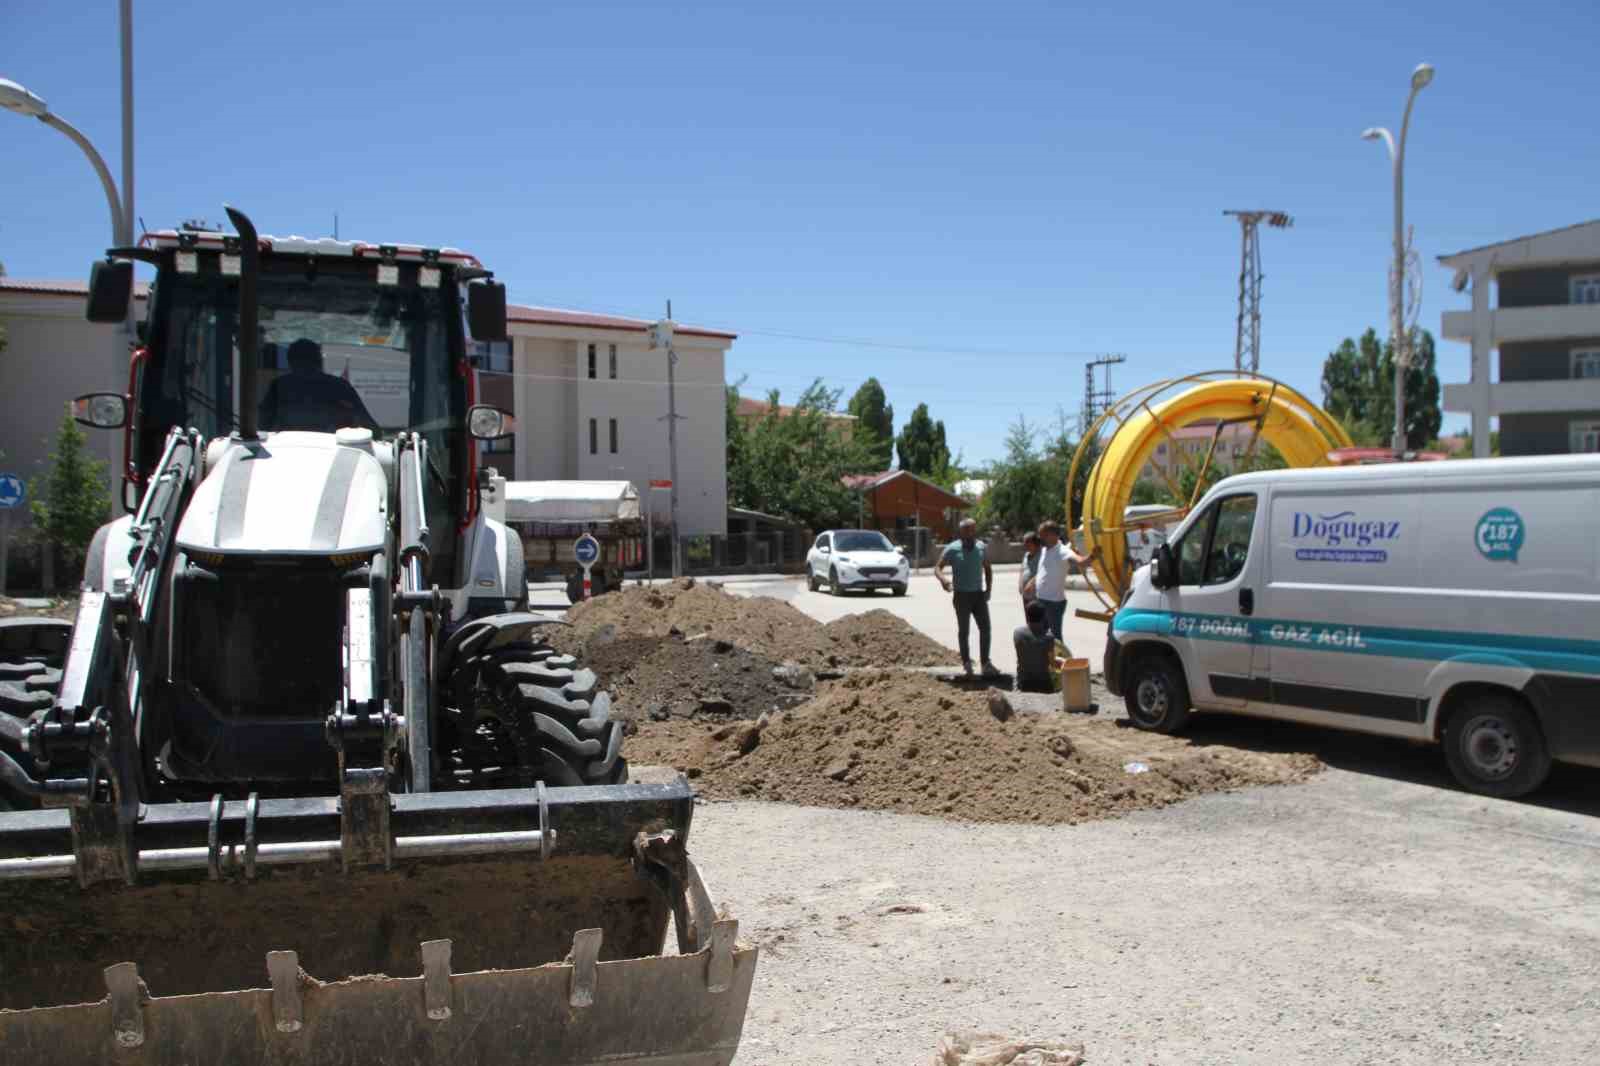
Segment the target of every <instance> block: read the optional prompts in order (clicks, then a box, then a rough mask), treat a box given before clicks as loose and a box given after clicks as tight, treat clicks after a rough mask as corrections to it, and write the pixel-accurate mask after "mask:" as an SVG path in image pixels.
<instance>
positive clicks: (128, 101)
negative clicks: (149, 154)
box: [117, 0, 133, 339]
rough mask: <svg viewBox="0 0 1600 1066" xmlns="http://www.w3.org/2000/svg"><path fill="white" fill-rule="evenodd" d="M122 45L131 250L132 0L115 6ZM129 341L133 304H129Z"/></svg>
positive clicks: (126, 233)
mask: <svg viewBox="0 0 1600 1066" xmlns="http://www.w3.org/2000/svg"><path fill="white" fill-rule="evenodd" d="M117 8H118V11H117V14H118V23H119V29H120V37H121V41H122V232H121V233H119V234H117V241H118V243H120V244H122V245H123V246H124V247H132V246H133V0H120V2H119V3H118V5H117ZM128 308H129V328H128V333H129V336H130V339H131V336H132V334H133V328H132V308H133V301H132V300H129V301H128Z"/></svg>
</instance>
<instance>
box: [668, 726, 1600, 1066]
mask: <svg viewBox="0 0 1600 1066" xmlns="http://www.w3.org/2000/svg"><path fill="white" fill-rule="evenodd" d="M1247 724H1248V723H1247ZM1221 728H1222V731H1223V735H1224V736H1239V735H1240V734H1239V732H1238V731H1237V730H1234V729H1233V728H1232V726H1231V724H1230V725H1229V726H1225V727H1221ZM1300 739H1301V740H1302V741H1303V742H1305V743H1306V744H1309V745H1310V746H1312V747H1315V748H1318V749H1319V754H1321V755H1322V756H1323V757H1324V758H1332V759H1333V760H1335V761H1348V759H1349V758H1350V757H1351V756H1350V752H1351V749H1349V748H1348V747H1346V746H1345V745H1344V743H1343V742H1342V741H1340V740H1338V739H1334V740H1329V739H1328V738H1327V735H1326V734H1324V733H1322V732H1321V731H1316V730H1304V731H1301V732H1300ZM1363 742H1366V741H1365V738H1363ZM1380 745H1382V750H1381V751H1380V752H1379V753H1378V758H1377V759H1375V760H1374V759H1369V760H1368V762H1367V764H1366V766H1365V767H1364V771H1365V772H1350V771H1346V770H1332V771H1328V772H1326V773H1324V774H1321V775H1318V776H1317V777H1316V778H1314V779H1312V780H1311V781H1309V782H1307V783H1305V784H1299V785H1291V786H1286V787H1281V788H1265V789H1252V790H1247V791H1243V792H1236V793H1230V794H1218V795H1210V796H1204V797H1201V798H1198V799H1195V800H1191V801H1189V802H1187V803H1183V804H1180V805H1178V806H1175V807H1170V808H1167V809H1164V810H1160V811H1150V812H1143V813H1138V814H1133V815H1131V816H1129V817H1126V818H1122V819H1118V820H1114V821H1101V822H1092V823H1086V824H1082V825H1076V826H1049V827H1046V826H1023V825H981V826H980V825H968V824H959V823H952V822H948V821H940V820H936V819H932V818H922V817H916V816H910V815H900V814H892V813H884V812H871V811H839V810H819V809H815V808H803V807H792V806H784V805H779V804H766V803H759V802H750V801H738V802H732V803H713V804H708V805H706V806H705V807H704V808H703V809H702V810H701V811H700V812H699V814H698V815H697V817H696V819H695V828H694V836H693V840H692V851H693V853H694V854H695V856H696V859H697V861H698V862H699V864H700V866H701V869H702V870H703V871H705V874H706V876H707V877H708V879H709V880H710V883H711V885H712V888H713V891H714V892H715V894H716V900H717V902H718V903H719V904H722V905H726V906H728V907H729V908H730V909H731V911H732V913H733V915H734V916H735V917H737V918H739V919H740V920H741V923H742V925H741V935H742V936H744V937H746V938H750V939H753V940H755V941H757V942H758V943H760V945H761V947H762V956H761V961H760V963H759V965H758V969H757V971H756V987H755V994H754V997H753V1000H752V1005H751V1011H750V1015H749V1018H748V1021H747V1023H746V1026H745V1037H744V1042H743V1044H742V1049H741V1051H740V1054H739V1056H738V1059H737V1060H736V1061H737V1062H738V1063H740V1064H741V1066H753V1064H780V1063H781V1064H788V1066H833V1064H836V1063H868V1062H870V1063H884V1064H898V1063H908V1064H909V1063H914V1064H918V1066H923V1064H926V1063H928V1062H929V1061H931V1059H932V1054H933V1050H934V1048H935V1047H936V1046H937V1044H938V1040H939V1038H940V1035H941V1034H942V1033H944V1032H945V1031H947V1030H951V1029H963V1028H978V1029H984V1030H988V1031H994V1032H1004V1033H1013V1034H1019V1035H1020V1034H1026V1035H1028V1036H1029V1037H1031V1038H1035V1039H1049V1040H1063V1041H1068V1042H1071V1043H1082V1044H1084V1045H1085V1046H1086V1048H1087V1052H1088V1061H1089V1062H1090V1063H1092V1064H1094V1066H1109V1064H1114V1063H1129V1064H1149V1063H1162V1064H1167V1063H1170V1064H1173V1066H1193V1064H1198V1063H1220V1062H1227V1063H1261V1064H1267V1063H1271V1064H1275V1066H1276V1064H1281V1063H1286V1062H1317V1063H1383V1064H1386V1066H1387V1064H1419V1066H1420V1064H1425V1063H1426V1064H1434V1063H1467V1062H1495V1063H1539V1064H1547V1063H1592V1062H1594V1061H1596V1060H1597V1057H1600V884H1597V883H1596V880H1595V878H1594V876H1593V867H1594V862H1595V860H1596V857H1597V853H1600V822H1597V820H1596V818H1595V815H1596V814H1597V813H1600V801H1597V800H1596V799H1595V796H1596V795H1597V793H1600V790H1597V789H1595V787H1594V786H1595V785H1596V783H1597V778H1600V775H1597V774H1595V773H1593V772H1591V771H1570V770H1565V769H1563V771H1562V772H1561V773H1559V774H1558V778H1559V780H1558V781H1557V783H1556V786H1555V788H1554V789H1553V793H1554V794H1553V795H1551V796H1550V800H1551V801H1552V802H1553V803H1555V804H1558V806H1557V807H1555V808H1553V809H1551V808H1543V807H1540V806H1536V805H1533V804H1528V803H1516V802H1509V801H1496V800H1486V799H1484V798H1482V797H1477V796H1471V795H1467V794H1464V793H1459V792H1455V791H1452V790H1450V789H1448V788H1445V787H1441V785H1442V782H1441V781H1439V780H1438V778H1437V776H1436V773H1437V771H1436V768H1435V762H1434V758H1435V756H1436V753H1433V752H1428V751H1418V750H1415V749H1410V748H1407V747H1405V746H1404V745H1398V744H1396V745H1387V744H1384V743H1383V742H1380ZM1564 808H1566V809H1564Z"/></svg>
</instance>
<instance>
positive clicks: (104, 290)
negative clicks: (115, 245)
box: [85, 259, 133, 323]
mask: <svg viewBox="0 0 1600 1066" xmlns="http://www.w3.org/2000/svg"><path fill="white" fill-rule="evenodd" d="M132 299H133V261H132V260H131V259H102V260H100V261H98V262H96V263H95V265H94V266H92V267H90V268H89V306H88V308H87V309H86V312H85V313H86V315H87V317H88V319H89V321H90V322H107V323H110V322H121V321H122V320H123V319H125V318H127V317H128V301H130V300H132Z"/></svg>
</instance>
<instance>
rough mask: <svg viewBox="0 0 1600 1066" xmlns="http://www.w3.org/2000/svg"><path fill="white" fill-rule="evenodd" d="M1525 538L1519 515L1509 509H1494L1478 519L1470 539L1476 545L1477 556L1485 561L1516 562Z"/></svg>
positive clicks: (1525, 531) (1525, 533)
mask: <svg viewBox="0 0 1600 1066" xmlns="http://www.w3.org/2000/svg"><path fill="white" fill-rule="evenodd" d="M1526 536H1527V528H1526V527H1525V526H1524V525H1523V524H1522V516H1521V515H1519V514H1518V513H1517V512H1515V511H1513V510H1512V509H1511V508H1509V507H1496V508H1495V509H1494V510H1492V511H1488V512H1485V514H1484V516H1483V517H1482V518H1480V519H1478V530H1477V533H1476V534H1475V535H1474V536H1473V538H1472V539H1473V540H1474V541H1475V542H1476V543H1477V545H1478V554H1479V555H1482V556H1483V557H1484V558H1485V559H1509V560H1511V561H1512V562H1516V561H1517V555H1518V553H1520V552H1521V551H1522V542H1523V539H1524V538H1525V537H1526Z"/></svg>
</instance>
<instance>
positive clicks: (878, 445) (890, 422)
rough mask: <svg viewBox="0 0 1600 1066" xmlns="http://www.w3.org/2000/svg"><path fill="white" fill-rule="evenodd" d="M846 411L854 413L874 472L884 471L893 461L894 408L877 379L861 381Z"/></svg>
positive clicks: (857, 427) (857, 429)
mask: <svg viewBox="0 0 1600 1066" xmlns="http://www.w3.org/2000/svg"><path fill="white" fill-rule="evenodd" d="M847 410H848V411H849V412H850V413H851V414H853V415H855V416H856V434H857V435H858V436H860V437H861V440H862V443H863V444H865V445H867V447H868V456H869V458H871V460H872V469H873V470H874V471H880V470H887V469H889V467H890V465H891V464H893V462H894V407H893V406H892V405H890V404H889V402H888V399H887V397H885V396H884V393H883V386H882V385H880V384H878V379H877V378H868V379H867V380H866V381H863V382H862V383H861V387H860V388H859V389H857V390H856V394H855V395H854V396H852V397H850V406H849V407H848V408H847Z"/></svg>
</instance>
